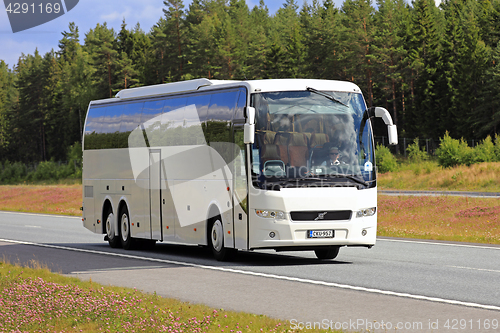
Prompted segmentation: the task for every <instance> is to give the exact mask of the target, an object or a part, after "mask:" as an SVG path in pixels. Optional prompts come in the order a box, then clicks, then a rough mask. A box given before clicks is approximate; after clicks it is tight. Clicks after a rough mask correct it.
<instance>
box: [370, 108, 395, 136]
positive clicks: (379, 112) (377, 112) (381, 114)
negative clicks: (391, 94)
mask: <svg viewBox="0 0 500 333" xmlns="http://www.w3.org/2000/svg"><path fill="white" fill-rule="evenodd" d="M369 113H370V114H371V116H375V117H377V118H382V120H383V121H384V123H385V124H386V125H387V132H388V134H389V144H390V145H397V144H398V130H397V127H396V125H394V124H393V122H392V117H391V114H390V113H389V111H387V110H386V109H384V108H381V107H372V108H370V110H369Z"/></svg>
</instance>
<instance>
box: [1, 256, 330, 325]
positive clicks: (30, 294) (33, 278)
mask: <svg viewBox="0 0 500 333" xmlns="http://www.w3.org/2000/svg"><path fill="white" fill-rule="evenodd" d="M0 331H1V332H207V333H211V332H214V333H215V332H287V333H288V332H289V333H294V332H296V330H292V329H291V325H290V323H289V322H287V321H282V320H277V319H272V318H269V317H266V316H262V315H253V314H248V313H241V312H233V311H226V310H223V309H214V308H211V307H207V306H204V305H195V304H190V303H185V302H180V301H177V300H173V299H168V298H163V297H159V296H157V295H154V294H145V293H141V292H139V291H137V290H135V289H129V288H119V287H108V286H106V287H105V286H102V285H100V284H97V283H94V282H92V281H81V280H79V279H77V278H72V277H66V276H62V275H59V274H54V273H52V272H50V271H49V270H48V269H47V268H44V267H41V266H40V265H39V264H38V263H37V262H32V263H31V264H30V265H29V267H21V266H19V265H12V264H10V263H6V262H5V260H4V262H0ZM307 332H331V331H325V330H307ZM336 332H338V331H336Z"/></svg>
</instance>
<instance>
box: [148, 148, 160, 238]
mask: <svg viewBox="0 0 500 333" xmlns="http://www.w3.org/2000/svg"><path fill="white" fill-rule="evenodd" d="M160 166H161V150H160V149H150V151H149V209H150V230H151V239H156V240H161V241H162V240H163V237H162V226H161V177H160V175H161V167H160Z"/></svg>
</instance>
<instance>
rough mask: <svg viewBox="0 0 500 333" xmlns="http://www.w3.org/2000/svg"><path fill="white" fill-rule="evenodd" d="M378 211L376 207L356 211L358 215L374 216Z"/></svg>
mask: <svg viewBox="0 0 500 333" xmlns="http://www.w3.org/2000/svg"><path fill="white" fill-rule="evenodd" d="M376 211H377V208H376V207H372V208H365V209H361V210H358V211H357V212H356V217H366V216H373V215H375V212H376Z"/></svg>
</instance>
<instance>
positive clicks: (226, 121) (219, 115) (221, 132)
mask: <svg viewBox="0 0 500 333" xmlns="http://www.w3.org/2000/svg"><path fill="white" fill-rule="evenodd" d="M238 95H239V92H238V91H228V92H222V93H215V94H213V95H212V98H211V99H210V106H209V108H208V119H207V130H206V140H207V142H208V144H209V145H210V146H211V147H212V148H214V149H215V150H216V151H217V152H218V153H219V154H220V155H221V156H222V158H223V159H224V161H225V162H226V163H227V164H229V163H231V161H233V160H234V156H235V146H234V145H233V128H232V126H231V119H232V118H233V113H234V110H235V108H236V102H237V98H238Z"/></svg>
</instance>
